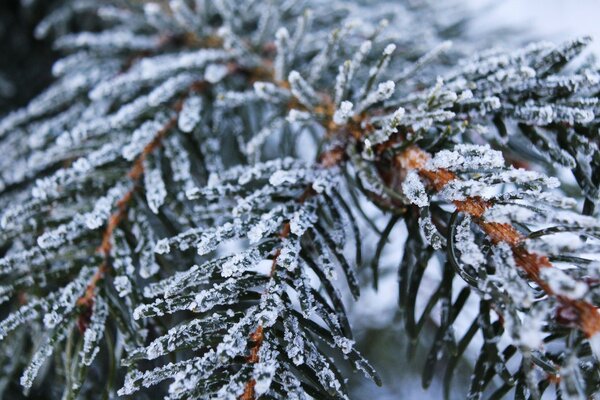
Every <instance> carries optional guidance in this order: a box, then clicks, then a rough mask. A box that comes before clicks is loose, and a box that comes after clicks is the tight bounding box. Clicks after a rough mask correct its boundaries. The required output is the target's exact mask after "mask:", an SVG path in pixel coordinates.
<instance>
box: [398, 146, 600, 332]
mask: <svg viewBox="0 0 600 400" xmlns="http://www.w3.org/2000/svg"><path fill="white" fill-rule="evenodd" d="M429 158H430V156H429V154H427V153H426V152H425V151H423V150H421V149H420V148H418V147H416V146H411V147H410V148H408V149H407V150H406V151H404V152H403V153H401V154H399V155H398V156H397V158H396V163H397V166H398V167H399V168H401V169H404V170H411V169H412V170H416V171H418V173H419V175H420V176H421V177H422V178H423V179H424V180H425V181H427V182H428V183H429V185H430V186H431V188H432V189H433V190H434V191H436V192H439V191H440V190H442V189H443V188H444V186H445V185H446V184H448V183H449V182H450V181H454V180H457V179H460V178H459V177H458V176H456V174H454V173H453V172H451V171H448V170H445V169H439V170H429V169H427V168H426V163H427V160H428V159H429ZM454 205H455V207H456V209H457V210H458V211H460V212H462V213H465V214H468V215H470V216H471V217H472V218H473V221H474V222H475V223H476V224H477V225H478V226H479V227H480V228H481V229H482V230H483V231H484V232H485V233H486V234H487V235H488V237H489V238H490V239H491V240H492V242H493V243H496V244H497V243H506V244H508V245H509V246H510V248H511V250H512V253H513V256H514V259H515V262H516V264H517V266H519V267H520V268H521V269H522V270H523V271H524V272H525V273H526V274H527V277H528V278H529V279H531V280H532V281H533V282H535V283H536V284H537V285H538V286H539V287H540V288H541V289H542V290H543V291H544V292H546V294H548V295H549V296H553V297H554V298H556V300H557V301H558V302H559V304H560V306H561V308H563V310H566V311H568V312H567V313H569V314H571V315H572V316H573V317H574V318H573V319H574V320H573V321H570V322H573V323H575V324H576V325H577V326H578V327H579V328H580V329H581V331H582V332H583V333H584V334H585V335H586V336H587V337H592V336H594V335H595V334H598V333H599V332H600V314H599V313H598V308H597V307H596V306H594V305H592V304H590V303H588V302H586V301H585V300H581V299H571V298H568V297H566V296H562V295H558V294H556V293H555V292H554V291H553V290H552V288H551V287H550V285H549V284H548V283H547V282H546V281H544V280H543V279H542V278H541V270H542V269H544V268H553V265H552V263H551V262H550V260H549V259H548V257H546V256H544V255H540V254H536V253H534V252H531V251H529V250H527V248H526V247H525V236H523V235H522V234H521V233H520V232H519V231H518V230H517V229H516V228H515V227H514V226H512V225H511V224H508V223H498V222H488V221H486V220H485V219H484V218H483V215H484V213H485V211H486V210H487V209H488V208H490V207H491V206H492V205H493V203H492V202H490V201H486V200H483V199H481V198H480V197H471V198H468V199H466V200H463V201H454Z"/></svg>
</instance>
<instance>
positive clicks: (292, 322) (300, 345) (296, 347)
mask: <svg viewBox="0 0 600 400" xmlns="http://www.w3.org/2000/svg"><path fill="white" fill-rule="evenodd" d="M283 339H284V342H285V350H286V353H287V355H288V357H289V358H291V359H292V362H293V363H294V364H295V365H301V364H303V363H304V351H305V350H304V336H303V334H302V330H301V329H300V326H299V324H298V320H297V319H296V318H295V317H293V316H292V317H289V318H287V319H286V320H285V322H284V331H283Z"/></svg>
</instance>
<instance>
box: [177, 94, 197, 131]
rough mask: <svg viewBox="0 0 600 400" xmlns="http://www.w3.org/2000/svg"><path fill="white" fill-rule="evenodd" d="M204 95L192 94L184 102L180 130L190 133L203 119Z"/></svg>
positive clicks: (180, 117)
mask: <svg viewBox="0 0 600 400" xmlns="http://www.w3.org/2000/svg"><path fill="white" fill-rule="evenodd" d="M201 112H202V97H200V96H190V97H188V98H187V99H186V100H185V101H184V102H183V106H182V108H181V112H180V113H179V118H178V120H177V126H178V127H179V130H180V131H182V132H185V133H189V132H191V131H193V130H194V128H195V127H196V125H198V123H199V122H200V120H201V119H202V114H201Z"/></svg>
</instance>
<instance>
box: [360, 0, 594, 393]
mask: <svg viewBox="0 0 600 400" xmlns="http://www.w3.org/2000/svg"><path fill="white" fill-rule="evenodd" d="M440 1H443V0H440ZM464 5H465V6H466V7H467V9H470V10H471V11H473V12H474V14H477V15H478V18H477V19H475V20H473V21H471V27H470V33H471V35H472V36H473V38H479V37H482V36H483V35H482V34H483V33H484V32H486V31H488V32H489V31H490V30H494V29H497V28H507V29H506V30H501V31H499V32H498V35H499V36H500V37H498V38H497V39H496V40H494V42H495V43H494V44H495V45H496V46H501V47H506V48H514V47H517V46H519V44H522V43H525V42H531V41H537V40H549V41H554V42H560V41H563V40H568V39H572V38H574V37H577V36H582V35H591V36H592V37H593V38H594V42H593V43H592V45H591V46H590V49H589V52H590V53H595V54H596V55H597V56H599V57H600V0H496V1H490V0H465V4H464ZM385 223H386V221H385V220H382V221H379V224H378V225H380V226H384V225H385ZM402 229H404V228H402ZM405 234H406V230H404V231H403V232H401V231H398V232H396V234H395V235H394V234H392V235H391V237H396V238H400V239H399V243H398V246H401V243H402V242H403V238H404V237H405V236H404V235H405ZM389 247H391V248H393V247H394V245H390V246H389ZM399 256H400V255H399V254H398V252H397V251H396V252H395V254H389V257H390V260H391V259H394V260H398V257H399ZM392 262H393V261H392ZM383 264H384V263H383ZM396 267H397V266H395V267H394V269H391V270H389V271H388V273H387V275H386V274H385V273H383V274H382V281H381V282H380V287H379V291H378V292H375V291H373V290H366V291H365V292H363V294H362V296H361V299H360V301H359V304H357V305H355V306H351V307H352V312H353V314H354V317H355V319H356V320H357V322H358V324H357V325H359V329H361V328H362V330H361V332H360V334H359V336H360V337H361V340H360V344H359V347H360V348H362V350H363V352H365V355H366V356H367V358H369V359H371V360H377V361H378V363H379V365H375V367H376V368H377V369H378V371H379V372H380V373H382V375H383V376H382V378H383V380H384V387H383V388H377V387H375V386H374V385H373V384H370V383H368V382H365V381H364V380H361V379H360V378H359V379H356V384H357V386H356V387H354V388H353V392H354V393H353V394H354V396H353V397H354V398H358V399H367V398H370V399H377V400H392V399H394V400H398V399H409V400H412V399H420V400H428V399H442V398H443V394H442V386H441V382H440V379H439V378H441V376H440V375H441V373H443V371H439V372H440V373H438V374H437V381H435V380H434V383H433V384H432V386H431V387H430V388H429V389H428V390H424V389H422V388H421V367H422V361H423V358H424V357H425V356H426V353H424V352H423V351H424V349H423V348H419V347H418V346H417V347H416V346H415V344H414V343H410V342H407V340H406V339H405V333H404V331H403V328H402V327H401V326H398V327H397V329H392V330H389V329H383V327H385V326H388V325H389V324H392V325H394V322H393V321H394V318H395V317H396V316H395V313H396V312H397V290H398V289H397V280H396V279H397V278H396V270H395V268H396ZM428 270H435V268H428ZM429 279H430V280H431V281H432V284H431V286H435V285H436V283H435V282H434V281H435V280H436V277H435V276H430V277H429ZM430 332H431V331H430ZM424 339H425V340H426V341H427V338H424ZM413 347H416V349H413V350H414V351H415V352H416V354H415V356H414V357H413V358H412V359H409V358H408V357H407V353H408V350H409V349H410V348H413ZM391 349H393V351H391ZM470 368H471V367H470V366H467V365H465V366H464V368H462V369H461V368H460V367H459V368H458V376H456V379H455V382H454V384H455V385H456V387H457V388H458V390H457V391H456V393H453V398H456V399H462V398H464V396H465V392H463V390H467V388H468V386H469V375H470V371H471V370H470Z"/></svg>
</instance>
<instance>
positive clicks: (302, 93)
mask: <svg viewBox="0 0 600 400" xmlns="http://www.w3.org/2000/svg"><path fill="white" fill-rule="evenodd" d="M288 81H289V83H290V87H291V91H292V94H293V95H294V96H295V97H296V98H297V99H298V101H300V103H302V104H303V105H304V106H306V107H308V108H310V109H312V108H313V107H314V106H315V105H316V104H318V103H319V97H318V96H317V92H316V91H315V89H313V88H312V86H311V85H310V84H309V83H308V82H306V80H304V78H302V76H301V75H300V73H299V72H298V71H292V72H290V74H289V76H288Z"/></svg>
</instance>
